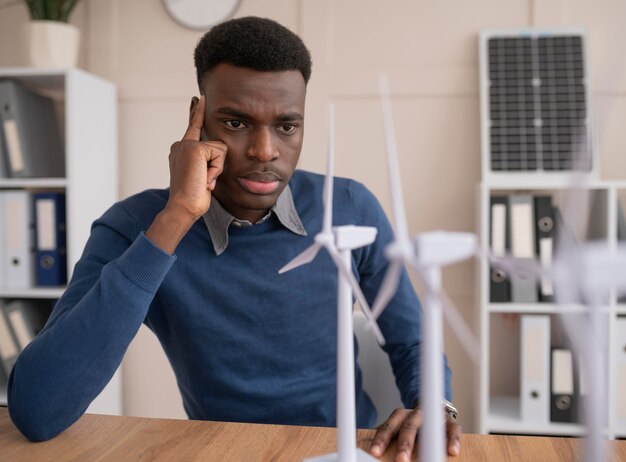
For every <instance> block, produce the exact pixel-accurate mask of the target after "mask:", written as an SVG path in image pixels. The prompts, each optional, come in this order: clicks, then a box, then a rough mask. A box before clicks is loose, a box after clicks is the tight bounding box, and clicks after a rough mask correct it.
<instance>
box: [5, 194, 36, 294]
mask: <svg viewBox="0 0 626 462" xmlns="http://www.w3.org/2000/svg"><path fill="white" fill-rule="evenodd" d="M0 194H1V195H2V196H3V199H2V202H1V204H2V209H0V218H1V219H0V225H1V226H2V228H3V229H2V232H1V233H0V234H2V238H3V241H2V242H1V243H0V244H1V247H2V248H3V249H4V255H3V260H2V281H1V282H2V285H3V286H4V287H7V288H27V287H32V286H33V285H34V280H35V277H34V276H35V274H34V261H33V260H34V253H33V240H32V237H33V236H32V233H33V213H32V207H31V198H30V194H29V193H28V192H26V191H4V192H2V193H0Z"/></svg>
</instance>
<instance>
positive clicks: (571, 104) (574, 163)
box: [485, 34, 592, 172]
mask: <svg viewBox="0 0 626 462" xmlns="http://www.w3.org/2000/svg"><path fill="white" fill-rule="evenodd" d="M485 43H486V47H487V50H486V51H487V54H486V55H487V70H488V72H487V76H488V79H489V82H488V89H489V90H488V95H487V98H488V104H487V112H488V114H487V117H488V124H489V153H490V165H491V170H492V171H496V172H497V171H518V172H526V171H566V170H583V171H589V170H591V168H592V161H591V160H592V156H591V143H590V140H589V135H590V132H589V127H588V117H587V110H588V109H587V108H588V101H587V96H586V95H587V88H586V85H587V82H586V80H585V62H584V43H583V37H582V35H577V34H563V35H554V34H550V35H540V34H537V35H529V34H525V35H519V36H497V35H496V36H490V37H489V38H488V39H487V40H486V42H485Z"/></svg>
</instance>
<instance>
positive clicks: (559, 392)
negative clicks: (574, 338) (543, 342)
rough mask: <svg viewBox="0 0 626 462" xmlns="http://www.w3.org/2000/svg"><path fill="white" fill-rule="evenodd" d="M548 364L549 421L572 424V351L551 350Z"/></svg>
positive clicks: (573, 413)
mask: <svg viewBox="0 0 626 462" xmlns="http://www.w3.org/2000/svg"><path fill="white" fill-rule="evenodd" d="M551 359H552V361H551V364H550V366H551V367H550V421H552V422H574V421H575V409H576V406H577V404H576V398H577V396H576V394H575V392H574V362H573V357H572V351H571V350H569V349H566V348H553V349H552V358H551Z"/></svg>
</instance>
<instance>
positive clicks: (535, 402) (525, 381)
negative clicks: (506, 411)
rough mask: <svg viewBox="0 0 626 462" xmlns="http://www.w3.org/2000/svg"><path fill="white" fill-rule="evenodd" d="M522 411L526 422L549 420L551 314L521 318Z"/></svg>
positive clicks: (545, 421) (544, 421) (542, 422)
mask: <svg viewBox="0 0 626 462" xmlns="http://www.w3.org/2000/svg"><path fill="white" fill-rule="evenodd" d="M520 325H521V335H520V341H521V348H520V355H521V358H520V359H521V362H520V365H521V374H520V395H521V396H520V414H521V416H522V420H523V421H524V422H530V423H540V424H545V423H548V422H549V420H550V415H549V414H550V401H549V400H550V391H549V386H550V383H549V382H550V377H549V373H550V370H549V368H550V317H549V316H548V315H528V314H527V315H523V316H522V320H521V324H520Z"/></svg>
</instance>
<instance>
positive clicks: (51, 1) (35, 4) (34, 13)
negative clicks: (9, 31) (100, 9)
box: [24, 0, 80, 22]
mask: <svg viewBox="0 0 626 462" xmlns="http://www.w3.org/2000/svg"><path fill="white" fill-rule="evenodd" d="M79 1H80V0H24V3H25V5H26V8H27V9H28V12H29V13H30V17H31V19H33V20H49V21H60V22H68V21H69V18H70V15H71V14H72V11H74V7H75V6H76V5H77V4H78V2H79Z"/></svg>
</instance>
